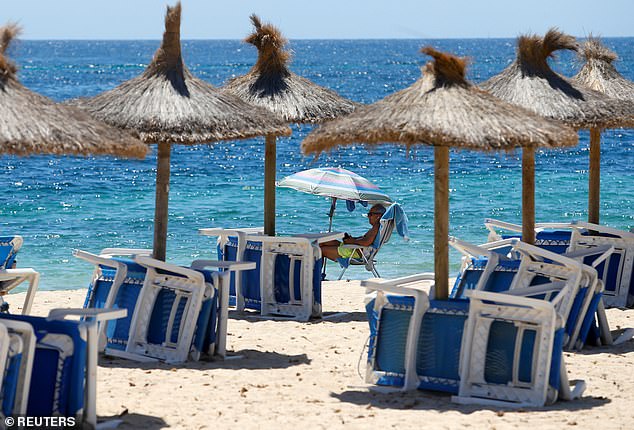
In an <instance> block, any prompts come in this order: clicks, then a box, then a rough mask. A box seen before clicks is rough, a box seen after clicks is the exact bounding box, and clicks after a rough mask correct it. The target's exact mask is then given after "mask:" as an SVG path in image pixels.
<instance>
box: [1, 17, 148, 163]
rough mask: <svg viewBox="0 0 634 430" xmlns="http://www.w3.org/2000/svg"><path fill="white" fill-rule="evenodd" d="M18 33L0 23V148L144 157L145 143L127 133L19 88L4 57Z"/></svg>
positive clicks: (27, 152) (14, 152)
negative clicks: (0, 26) (1, 25)
mask: <svg viewBox="0 0 634 430" xmlns="http://www.w3.org/2000/svg"><path fill="white" fill-rule="evenodd" d="M18 33H19V29H18V27H17V26H16V25H13V24H9V25H6V26H4V27H2V28H0V153H4V154H11V155H20V156H25V155H31V154H53V155H62V154H72V155H90V154H94V155H117V156H124V157H137V158H143V157H145V154H146V152H147V147H146V146H145V145H144V144H143V143H142V142H141V141H139V140H138V139H135V138H134V137H133V136H131V135H130V134H129V133H126V132H124V131H122V130H118V129H116V128H113V127H110V126H108V125H106V124H104V123H102V122H100V121H96V120H94V119H93V118H91V117H90V116H89V115H88V114H86V113H85V112H83V111H81V110H79V109H77V108H73V107H70V106H64V105H59V104H57V103H55V102H53V101H52V100H50V99H48V98H46V97H44V96H42V95H39V94H37V93H35V92H33V91H31V90H29V89H27V88H26V87H24V86H23V85H22V84H21V83H20V81H19V80H18V79H17V76H16V74H17V67H16V65H15V64H14V63H13V62H12V61H11V60H10V59H9V58H8V57H7V56H6V52H7V48H8V47H9V45H10V44H11V41H12V40H13V39H14V38H15V37H16V36H17V35H18Z"/></svg>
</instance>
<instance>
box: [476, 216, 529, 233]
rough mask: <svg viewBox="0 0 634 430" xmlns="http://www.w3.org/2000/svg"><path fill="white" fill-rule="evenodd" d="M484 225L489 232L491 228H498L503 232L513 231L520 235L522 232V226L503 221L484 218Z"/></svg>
mask: <svg viewBox="0 0 634 430" xmlns="http://www.w3.org/2000/svg"><path fill="white" fill-rule="evenodd" d="M484 225H485V226H486V228H488V229H489V230H491V228H493V227H498V228H501V229H504V230H508V231H513V232H517V233H521V232H522V226H521V225H518V224H513V223H510V222H505V221H500V220H497V219H493V218H485V219H484Z"/></svg>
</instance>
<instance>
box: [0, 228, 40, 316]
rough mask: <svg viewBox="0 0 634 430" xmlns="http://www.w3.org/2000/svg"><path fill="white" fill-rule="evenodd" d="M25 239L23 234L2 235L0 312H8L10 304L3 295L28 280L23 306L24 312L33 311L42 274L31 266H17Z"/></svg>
mask: <svg viewBox="0 0 634 430" xmlns="http://www.w3.org/2000/svg"><path fill="white" fill-rule="evenodd" d="M23 242H24V240H23V239H22V237H21V236H1V237H0V312H8V309H9V304H8V303H6V302H5V301H4V299H3V296H4V295H6V294H8V293H9V291H11V290H12V289H14V288H16V287H17V286H18V285H20V284H22V283H23V282H28V283H29V287H28V289H27V292H26V298H25V299H24V305H23V306H22V314H23V315H26V314H29V313H30V312H31V306H32V305H33V299H34V298H35V292H36V291H37V287H38V283H39V280H40V274H39V273H38V272H36V271H35V270H33V269H29V268H16V267H15V266H16V261H15V259H16V255H17V253H18V251H19V250H20V248H21V247H22V243H23Z"/></svg>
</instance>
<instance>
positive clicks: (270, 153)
mask: <svg viewBox="0 0 634 430" xmlns="http://www.w3.org/2000/svg"><path fill="white" fill-rule="evenodd" d="M275 149H276V148H275V136H273V135H267V136H266V148H265V153H264V234H266V235H267V236H275V171H276V157H277V155H276V151H275Z"/></svg>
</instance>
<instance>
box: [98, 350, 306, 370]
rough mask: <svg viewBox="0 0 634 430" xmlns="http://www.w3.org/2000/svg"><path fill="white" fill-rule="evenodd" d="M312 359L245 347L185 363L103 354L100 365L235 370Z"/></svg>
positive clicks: (278, 366) (276, 366)
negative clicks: (223, 354)
mask: <svg viewBox="0 0 634 430" xmlns="http://www.w3.org/2000/svg"><path fill="white" fill-rule="evenodd" d="M311 361H312V360H311V359H310V358H308V356H307V355H306V354H297V355H288V354H281V353H279V352H274V351H258V350H254V349H243V350H240V351H234V352H230V353H229V355H228V356H227V358H226V359H225V360H222V359H215V360H200V361H187V362H185V363H178V364H170V363H164V362H160V361H157V362H150V363H143V362H138V361H132V360H125V359H122V358H116V357H107V356H102V357H100V358H99V366H100V367H108V368H122V369H141V370H150V369H159V370H173V369H196V370H213V369H235V370H242V369H247V370H262V369H286V368H289V367H292V366H299V365H302V364H310V363H311Z"/></svg>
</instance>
